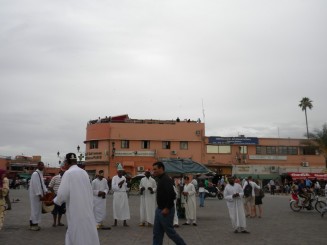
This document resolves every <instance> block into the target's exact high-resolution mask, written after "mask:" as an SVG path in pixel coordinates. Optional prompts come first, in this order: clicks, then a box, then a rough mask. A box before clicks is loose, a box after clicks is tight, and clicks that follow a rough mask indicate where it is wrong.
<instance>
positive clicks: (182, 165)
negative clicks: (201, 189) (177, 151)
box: [161, 159, 211, 174]
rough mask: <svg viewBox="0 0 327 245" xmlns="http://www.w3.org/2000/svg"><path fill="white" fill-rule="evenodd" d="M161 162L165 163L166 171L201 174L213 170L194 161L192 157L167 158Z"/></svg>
mask: <svg viewBox="0 0 327 245" xmlns="http://www.w3.org/2000/svg"><path fill="white" fill-rule="evenodd" d="M161 162H163V164H164V165H165V171H166V173H174V174H201V173H209V172H211V170H210V169H208V168H207V167H205V166H204V165H202V164H201V163H198V162H195V161H192V160H191V159H165V160H162V161H161Z"/></svg>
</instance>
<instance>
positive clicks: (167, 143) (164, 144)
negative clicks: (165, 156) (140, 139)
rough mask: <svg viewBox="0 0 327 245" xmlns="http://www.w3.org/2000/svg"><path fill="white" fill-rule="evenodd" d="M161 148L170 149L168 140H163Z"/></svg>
mask: <svg viewBox="0 0 327 245" xmlns="http://www.w3.org/2000/svg"><path fill="white" fill-rule="evenodd" d="M162 149H170V141H163V142H162Z"/></svg>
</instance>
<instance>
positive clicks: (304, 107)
mask: <svg viewBox="0 0 327 245" xmlns="http://www.w3.org/2000/svg"><path fill="white" fill-rule="evenodd" d="M299 107H301V109H302V111H304V113H305V122H306V125H307V138H308V139H309V127H308V117H307V108H309V109H310V110H311V109H312V107H313V105H312V101H311V100H310V99H309V98H307V97H303V98H302V100H301V101H300V104H299Z"/></svg>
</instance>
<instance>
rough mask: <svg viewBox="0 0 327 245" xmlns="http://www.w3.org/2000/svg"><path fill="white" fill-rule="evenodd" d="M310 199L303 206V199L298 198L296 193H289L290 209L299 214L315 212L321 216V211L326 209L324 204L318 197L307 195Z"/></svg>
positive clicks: (311, 194) (312, 194)
mask: <svg viewBox="0 0 327 245" xmlns="http://www.w3.org/2000/svg"><path fill="white" fill-rule="evenodd" d="M309 195H310V198H309V201H308V202H307V203H306V204H304V200H305V199H304V198H303V197H300V196H299V195H298V194H297V193H295V192H294V191H293V192H292V193H291V199H290V208H291V209H292V210H293V211H294V212H300V210H302V209H303V210H304V209H307V210H314V209H315V210H317V212H318V213H320V214H321V212H322V210H324V208H325V207H326V205H327V204H326V203H325V202H324V201H320V200H319V196H316V195H315V194H314V193H309Z"/></svg>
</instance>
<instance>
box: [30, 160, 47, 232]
mask: <svg viewBox="0 0 327 245" xmlns="http://www.w3.org/2000/svg"><path fill="white" fill-rule="evenodd" d="M43 169H44V163H43V162H38V164H37V169H36V171H35V172H34V173H33V174H32V176H31V180H30V187H29V196H30V203H31V216H30V230H32V231H38V230H40V229H41V228H40V226H39V223H40V222H41V215H42V202H41V198H42V197H43V196H44V194H45V193H47V192H48V190H47V187H46V186H45V184H44V180H43Z"/></svg>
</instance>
